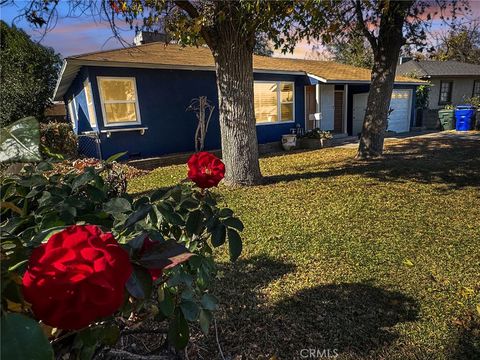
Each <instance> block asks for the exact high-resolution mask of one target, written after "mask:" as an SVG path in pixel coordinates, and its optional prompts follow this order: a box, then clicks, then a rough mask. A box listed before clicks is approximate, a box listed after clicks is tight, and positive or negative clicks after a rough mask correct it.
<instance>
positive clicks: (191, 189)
mask: <svg viewBox="0 0 480 360" xmlns="http://www.w3.org/2000/svg"><path fill="white" fill-rule="evenodd" d="M201 158H202V159H201V161H199V162H194V161H192V164H194V163H195V164H197V165H195V166H197V170H198V171H197V172H195V170H194V171H193V172H194V173H195V174H197V175H198V174H203V175H198V176H197V175H193V174H192V177H193V178H195V179H197V180H198V179H200V180H198V187H200V189H199V188H198V187H196V186H193V184H192V183H184V182H183V183H182V184H181V185H178V186H175V187H172V188H170V189H159V190H157V191H155V192H153V193H151V194H149V195H147V196H139V197H137V198H132V197H131V196H130V195H128V194H119V193H118V192H115V191H112V190H111V189H110V188H109V186H110V183H109V182H108V181H107V180H106V179H107V178H108V177H105V176H103V173H104V172H105V171H108V170H106V169H108V168H109V166H107V165H104V166H99V167H95V168H93V167H86V168H85V169H83V171H82V172H81V173H78V172H76V171H75V172H69V173H66V174H52V169H53V166H52V164H51V161H50V160H49V161H44V162H40V163H37V164H35V165H31V164H30V165H26V166H24V168H23V170H22V172H21V173H20V174H17V175H9V176H3V177H2V179H1V181H2V183H1V187H0V199H1V212H0V216H1V222H0V231H1V258H2V262H1V283H2V293H1V295H2V302H1V306H2V344H1V345H2V346H1V348H2V358H5V359H14V358H36V359H51V357H52V355H51V354H52V348H53V350H54V352H55V356H57V357H62V356H64V355H65V354H71V355H72V357H73V358H77V357H79V358H82V359H88V358H91V357H93V355H94V354H98V353H99V352H102V351H103V352H108V351H109V350H110V349H111V347H112V346H114V345H115V344H116V343H117V341H118V340H119V339H120V338H121V337H122V336H124V333H126V332H128V330H129V329H131V328H135V330H136V331H138V330H139V329H140V330H141V329H142V326H143V323H144V322H146V321H149V322H152V321H153V322H159V323H165V324H166V328H167V329H168V330H167V331H166V333H165V334H164V339H166V340H167V341H168V342H169V343H170V344H171V345H173V346H174V347H175V348H177V349H182V348H184V347H185V346H186V345H187V343H188V339H189V336H190V328H189V323H191V322H195V323H197V324H198V325H199V328H200V329H201V330H202V331H203V332H205V333H206V334H207V333H208V331H209V327H210V322H211V321H212V317H213V312H214V311H215V310H216V309H217V307H218V305H217V300H216V299H215V297H214V296H213V295H212V294H211V293H210V291H209V287H210V284H211V281H212V280H213V279H214V278H215V276H216V267H215V262H214V260H213V255H212V254H213V248H214V247H219V246H223V245H225V244H226V243H228V249H229V252H230V257H231V260H232V261H233V260H235V259H236V258H238V256H239V255H240V253H241V250H242V242H241V238H240V232H241V231H242V230H243V224H242V222H241V221H240V219H238V218H237V217H236V216H235V215H234V213H233V211H232V210H230V209H228V208H222V207H221V206H219V205H218V204H217V202H216V200H215V197H214V196H213V195H212V194H211V193H210V192H209V191H208V190H205V189H207V187H211V186H215V185H217V184H218V182H219V181H220V180H221V179H220V178H221V177H223V171H224V166H223V164H221V162H220V163H219V160H218V159H217V158H215V159H214V158H213V157H210V156H205V155H202V157H201ZM205 159H210V160H208V161H206V160H205ZM198 160H200V159H198ZM192 166H193V165H192ZM202 166H204V170H201V169H202ZM189 167H190V165H189ZM222 169H223V170H222ZM189 170H190V169H189ZM202 171H203V172H202ZM100 229H104V230H103V231H102V230H100ZM22 277H23V281H22ZM22 290H23V291H22ZM123 294H124V296H123ZM38 320H41V321H42V326H43V329H42V330H40V328H39V326H40V325H39V324H38V322H37V321H38ZM46 325H51V326H52V327H56V329H55V328H54V329H52V328H51V327H48V326H46ZM35 327H38V329H36V328H35ZM37 330H38V331H37ZM72 330H75V331H72ZM32 331H33V332H34V333H32ZM19 336H20V337H22V339H17V337H19ZM24 338H28V339H29V342H30V343H32V344H35V345H32V346H28V347H19V346H15V344H18V343H19V342H21V341H24V340H23V339H24Z"/></svg>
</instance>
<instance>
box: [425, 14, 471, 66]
mask: <svg viewBox="0 0 480 360" xmlns="http://www.w3.org/2000/svg"><path fill="white" fill-rule="evenodd" d="M437 41H438V46H437V47H436V49H435V51H434V52H433V54H432V58H433V59H436V60H441V61H447V60H456V61H461V62H466V63H471V64H480V21H474V22H471V23H470V24H463V25H460V26H458V27H454V28H451V29H449V31H447V32H445V33H440V34H439V36H438V39H437Z"/></svg>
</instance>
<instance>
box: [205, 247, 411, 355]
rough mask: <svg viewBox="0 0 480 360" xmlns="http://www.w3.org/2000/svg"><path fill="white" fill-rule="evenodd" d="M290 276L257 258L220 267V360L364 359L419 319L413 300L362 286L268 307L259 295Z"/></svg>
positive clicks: (329, 287) (303, 294)
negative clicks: (310, 355) (323, 355)
mask: <svg viewBox="0 0 480 360" xmlns="http://www.w3.org/2000/svg"><path fill="white" fill-rule="evenodd" d="M295 269H296V267H295V266H294V265H293V264H286V263H283V262H280V261H277V260H274V259H271V258H267V257H263V256H259V257H255V258H251V259H248V260H240V261H238V262H237V263H236V264H235V265H233V266H231V265H227V266H225V268H224V269H223V271H224V275H225V276H224V278H222V279H221V281H219V282H218V283H217V284H216V286H215V289H214V291H215V293H216V295H217V296H218V298H219V299H220V301H221V302H222V304H223V305H222V311H221V314H219V315H220V316H221V319H219V320H220V321H219V323H218V328H219V337H220V338H219V341H220V344H221V345H222V347H223V351H224V352H225V353H226V354H228V355H230V356H232V357H234V356H236V355H242V356H243V357H242V358H245V359H259V358H268V359H269V358H270V356H272V355H276V356H278V357H279V359H294V358H301V354H300V351H301V350H302V349H318V350H319V351H320V352H321V351H323V350H324V349H325V350H327V349H330V352H331V354H332V352H333V351H334V349H335V351H337V352H338V353H339V354H340V355H341V356H342V358H344V357H345V358H359V357H369V356H371V354H372V353H378V352H383V351H384V350H386V349H387V350H388V346H389V345H390V344H392V342H393V341H395V339H397V338H398V336H399V335H398V334H397V333H396V331H395V329H394V328H393V327H394V326H395V325H396V324H398V323H401V322H407V321H413V320H415V319H416V317H417V314H418V309H417V308H418V306H417V303H416V301H415V300H414V299H412V298H410V297H407V296H405V295H403V294H401V293H399V292H394V291H388V290H385V289H381V288H379V287H375V286H373V285H371V284H368V283H341V284H325V285H318V286H315V287H313V288H308V289H304V290H301V291H300V292H297V293H295V294H294V295H293V296H290V297H285V298H283V299H282V298H281V300H279V301H277V302H275V301H272V300H270V302H269V301H268V293H267V290H266V289H265V288H266V287H267V286H268V285H269V284H270V285H271V284H272V283H275V282H280V283H277V284H276V285H274V286H280V287H281V286H282V284H281V278H282V277H283V276H284V275H286V274H288V273H291V272H293V271H295ZM285 290H286V291H287V290H288V289H285ZM280 291H281V289H280ZM207 341H210V342H212V341H213V339H211V336H210V337H209V339H208V340H207ZM214 346H215V345H214V344H213V343H211V344H210V346H209V348H210V349H214ZM210 355H211V354H210Z"/></svg>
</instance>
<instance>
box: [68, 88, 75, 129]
mask: <svg viewBox="0 0 480 360" xmlns="http://www.w3.org/2000/svg"><path fill="white" fill-rule="evenodd" d="M67 106H68V112H69V114H70V122H71V123H72V127H73V128H74V129H76V128H77V124H78V113H77V103H76V102H75V96H73V97H72V98H71V99H70V100H69V101H68V104H67Z"/></svg>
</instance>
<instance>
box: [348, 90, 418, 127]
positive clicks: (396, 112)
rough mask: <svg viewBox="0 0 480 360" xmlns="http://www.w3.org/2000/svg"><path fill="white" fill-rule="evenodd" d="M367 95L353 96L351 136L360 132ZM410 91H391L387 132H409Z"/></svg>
mask: <svg viewBox="0 0 480 360" xmlns="http://www.w3.org/2000/svg"><path fill="white" fill-rule="evenodd" d="M367 98H368V93H362V94H355V95H353V114H352V115H353V128H352V133H353V135H357V134H358V133H360V132H361V131H362V125H363V118H364V117H365V109H366V108H367ZM411 105H412V90H393V93H392V99H391V101H390V109H392V110H393V111H392V112H391V113H390V116H389V118H388V128H387V129H388V130H389V131H395V132H399V133H400V132H407V131H410V118H411Z"/></svg>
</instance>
